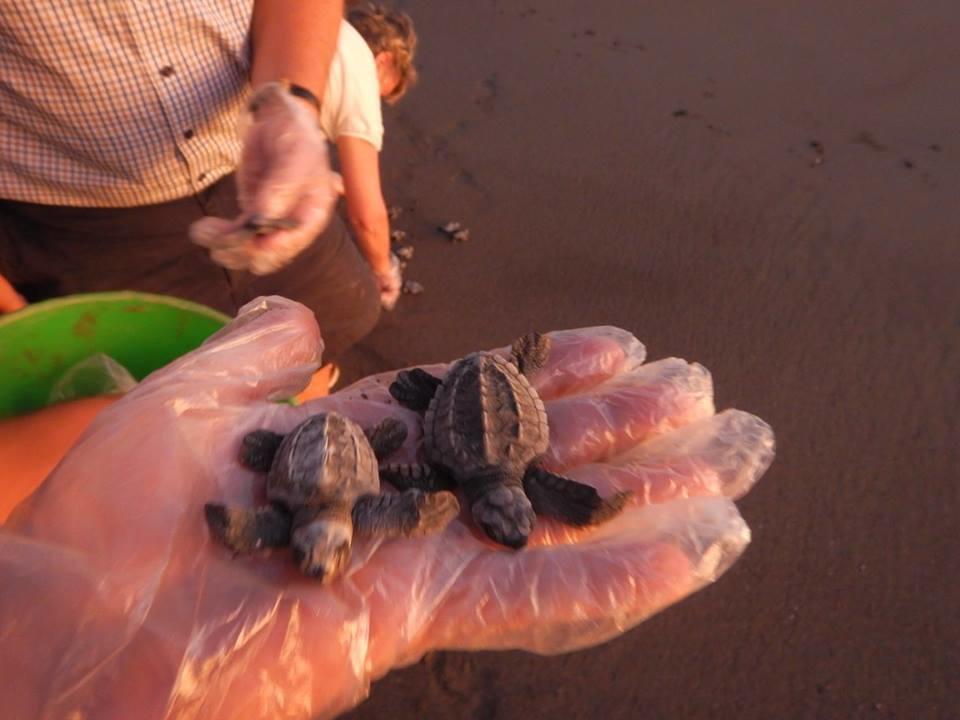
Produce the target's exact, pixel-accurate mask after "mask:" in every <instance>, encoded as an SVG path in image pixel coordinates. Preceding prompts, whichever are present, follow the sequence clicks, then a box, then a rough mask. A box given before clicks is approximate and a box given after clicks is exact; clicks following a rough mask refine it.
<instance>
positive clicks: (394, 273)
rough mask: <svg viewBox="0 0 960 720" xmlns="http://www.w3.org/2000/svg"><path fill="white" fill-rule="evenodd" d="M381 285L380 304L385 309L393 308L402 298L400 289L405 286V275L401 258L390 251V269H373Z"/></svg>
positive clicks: (378, 283)
mask: <svg viewBox="0 0 960 720" xmlns="http://www.w3.org/2000/svg"><path fill="white" fill-rule="evenodd" d="M373 274H374V276H375V277H376V278H377V285H379V286H380V306H381V307H382V308H383V309H384V310H393V308H394V307H396V305H397V300H398V299H399V298H400V289H401V288H402V287H403V275H402V274H401V271H400V258H398V257H397V256H396V255H394V254H393V253H390V269H389V270H388V271H387V272H377V271H376V270H374V271H373Z"/></svg>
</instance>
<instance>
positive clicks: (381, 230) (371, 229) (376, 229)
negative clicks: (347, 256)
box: [347, 198, 390, 272]
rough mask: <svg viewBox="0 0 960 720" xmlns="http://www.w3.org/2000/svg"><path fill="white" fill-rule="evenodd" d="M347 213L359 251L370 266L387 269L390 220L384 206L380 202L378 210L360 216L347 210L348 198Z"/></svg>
mask: <svg viewBox="0 0 960 720" xmlns="http://www.w3.org/2000/svg"><path fill="white" fill-rule="evenodd" d="M347 215H348V217H349V219H350V226H351V227H352V228H353V232H354V236H355V237H356V239H357V245H358V246H359V248H360V252H361V253H363V256H364V257H365V258H366V259H367V262H368V263H370V267H372V268H373V269H374V270H375V271H377V272H387V271H389V269H390V221H389V219H388V218H387V209H386V206H384V205H383V204H382V203H381V208H380V211H379V212H378V211H373V212H367V213H366V214H364V215H362V216H361V215H356V214H354V213H351V212H350V210H349V198H348V209H347Z"/></svg>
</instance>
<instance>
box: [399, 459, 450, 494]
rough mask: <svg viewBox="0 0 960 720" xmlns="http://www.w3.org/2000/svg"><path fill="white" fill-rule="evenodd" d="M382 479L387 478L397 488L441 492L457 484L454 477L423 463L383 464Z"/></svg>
mask: <svg viewBox="0 0 960 720" xmlns="http://www.w3.org/2000/svg"><path fill="white" fill-rule="evenodd" d="M380 479H381V480H386V481H387V482H388V483H390V484H391V485H393V486H394V487H395V488H396V489H397V490H423V491H424V492H440V491H441V490H453V489H454V488H455V487H456V486H457V484H456V483H455V482H454V481H453V478H451V477H449V476H448V475H446V474H445V473H443V472H442V471H441V470H439V469H438V468H436V467H434V466H433V465H426V464H423V463H414V464H412V465H399V464H396V463H391V464H389V465H381V466H380Z"/></svg>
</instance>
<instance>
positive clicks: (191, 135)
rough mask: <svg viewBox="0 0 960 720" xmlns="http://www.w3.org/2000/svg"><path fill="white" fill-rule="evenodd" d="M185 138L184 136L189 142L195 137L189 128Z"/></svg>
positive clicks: (185, 132)
mask: <svg viewBox="0 0 960 720" xmlns="http://www.w3.org/2000/svg"><path fill="white" fill-rule="evenodd" d="M183 136H184V137H185V138H186V139H187V140H189V139H190V138H192V137H193V130H191V129H190V128H187V129H186V130H184V131H183Z"/></svg>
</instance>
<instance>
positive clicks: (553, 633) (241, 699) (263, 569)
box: [0, 298, 772, 720]
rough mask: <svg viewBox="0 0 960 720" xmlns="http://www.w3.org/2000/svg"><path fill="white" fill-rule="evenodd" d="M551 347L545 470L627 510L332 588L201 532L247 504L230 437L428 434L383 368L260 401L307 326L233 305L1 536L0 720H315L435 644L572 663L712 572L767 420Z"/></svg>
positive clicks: (598, 346)
mask: <svg viewBox="0 0 960 720" xmlns="http://www.w3.org/2000/svg"><path fill="white" fill-rule="evenodd" d="M551 338H552V340H553V343H554V345H553V350H552V351H551V354H550V358H549V360H548V363H547V365H546V366H545V367H544V368H543V370H541V371H540V372H538V373H537V375H536V377H535V378H533V381H534V384H535V385H536V386H537V388H538V390H540V393H541V395H542V397H543V398H544V401H545V404H546V407H547V413H548V416H549V421H550V425H551V437H552V439H551V453H550V456H551V459H550V463H551V467H552V468H553V469H555V470H557V471H562V472H564V473H568V474H570V475H571V476H573V477H576V478H577V479H578V480H580V481H581V482H588V483H591V484H594V485H596V486H598V488H599V489H600V490H601V492H602V494H604V495H606V494H608V493H609V492H610V491H611V490H613V489H632V490H634V492H635V497H636V501H635V503H634V504H633V505H631V506H630V507H629V508H628V509H627V510H626V511H625V512H624V513H623V514H622V515H620V516H619V517H617V518H615V519H614V520H612V521H611V522H610V523H608V524H606V525H603V526H601V527H599V528H595V529H580V530H575V529H571V528H567V527H562V526H559V525H557V524H556V523H553V522H551V521H547V520H544V521H543V522H541V523H539V524H538V527H537V529H536V531H535V533H534V535H533V536H532V537H531V540H530V543H529V545H528V547H527V549H525V550H523V551H521V552H513V551H509V550H505V549H504V548H501V547H497V546H494V545H492V544H491V543H490V542H489V541H487V540H486V539H485V538H484V537H483V536H482V535H481V534H480V533H479V532H477V530H476V528H475V526H474V525H473V524H472V522H471V520H470V519H469V514H468V513H465V514H464V516H463V517H462V518H461V519H459V520H455V521H454V522H453V523H451V524H450V525H449V526H448V527H447V528H446V529H445V530H444V531H443V532H442V533H440V534H438V535H433V536H430V537H426V538H420V539H416V540H394V541H388V542H383V543H377V542H373V541H369V540H364V541H362V542H355V544H354V549H353V556H352V560H351V566H350V568H349V569H348V571H347V573H346V575H345V576H344V577H343V578H341V579H340V580H338V581H337V582H335V583H333V584H331V585H328V586H322V585H318V584H317V583H316V582H313V581H311V580H310V579H307V578H304V577H303V576H301V575H298V574H297V571H296V570H295V569H294V568H293V563H292V562H291V560H290V556H289V554H288V553H285V552H274V553H272V554H271V555H270V556H269V557H249V558H233V557H231V556H230V555H229V553H227V552H225V551H224V550H223V548H221V547H219V546H218V545H216V544H214V543H213V542H212V541H211V540H210V538H209V535H208V532H207V528H206V526H205V523H204V520H203V505H204V503H205V502H209V501H216V502H228V503H231V504H247V505H249V504H252V503H255V502H257V499H258V497H259V495H260V493H261V492H262V490H261V487H262V483H263V480H262V478H261V477H258V476H256V475H255V474H254V473H252V472H250V471H249V470H245V469H244V468H242V467H241V466H240V465H239V463H238V461H237V454H238V446H239V443H240V439H241V438H242V437H243V436H244V434H245V433H246V432H248V431H250V430H252V429H256V428H267V429H271V430H275V431H278V432H286V431H289V430H290V429H292V428H293V427H294V426H296V424H297V423H299V422H300V421H301V420H302V419H303V418H305V417H306V416H307V415H309V414H311V413H316V412H323V411H337V412H339V413H342V414H344V415H346V416H348V417H351V418H352V419H354V420H356V421H357V422H359V423H360V424H361V425H362V426H364V427H372V426H374V425H376V424H377V423H378V422H380V421H381V420H383V419H384V418H386V417H394V418H397V419H399V420H401V421H403V422H404V423H406V424H407V425H408V428H409V429H410V431H411V432H410V435H409V438H408V441H407V443H406V445H405V446H404V448H402V449H401V450H400V451H399V452H398V453H397V454H396V455H395V456H394V457H393V458H392V459H395V460H396V461H397V462H406V461H409V460H412V459H414V458H415V457H416V455H417V452H418V448H417V446H418V441H419V438H420V427H419V425H420V423H421V422H422V420H421V419H420V418H419V417H418V416H417V415H415V414H414V413H412V412H410V411H407V410H404V409H402V408H400V407H398V406H397V404H396V403H394V402H391V400H390V396H389V394H388V392H387V385H388V384H389V380H390V379H391V376H392V373H391V374H386V375H382V376H379V377H372V378H367V379H365V380H363V381H361V382H360V383H357V384H356V385H353V386H351V387H349V388H346V389H345V390H343V391H341V392H340V393H337V394H335V395H333V396H331V397H329V398H324V399H321V400H316V401H313V402H311V403H307V404H304V405H302V406H298V407H291V406H288V405H285V404H282V403H278V402H275V400H277V399H281V398H284V397H289V396H290V395H291V394H293V393H295V392H296V391H297V390H298V389H300V388H301V387H302V386H303V385H304V384H305V383H306V381H307V379H308V378H309V376H310V373H311V372H312V371H313V369H314V368H315V367H316V364H317V363H318V361H319V358H318V343H319V332H318V330H317V326H316V323H315V321H314V320H313V318H312V314H311V313H310V312H309V310H307V309H306V308H304V307H303V306H300V305H296V304H295V303H292V302H289V301H285V300H281V299H277V298H271V299H262V300H260V301H255V302H254V303H251V304H249V305H247V306H246V307H245V308H244V309H243V310H242V311H241V315H240V317H239V318H238V319H237V320H235V321H234V322H233V323H231V324H230V325H229V326H228V327H227V328H225V329H224V330H223V331H221V332H220V333H218V334H217V335H216V336H214V337H213V338H211V339H210V340H208V341H207V343H205V344H204V346H203V347H201V348H199V349H198V350H196V351H194V352H192V353H190V354H189V355H187V356H185V357H183V358H180V359H179V360H177V361H175V362H174V363H172V364H171V365H170V366H168V367H166V368H164V369H162V370H159V371H157V372H156V373H154V374H152V375H151V376H150V377H148V378H146V379H145V380H144V381H143V382H142V383H141V384H140V385H138V386H137V387H136V388H135V389H134V390H132V391H130V392H129V393H128V394H127V395H126V396H124V397H123V398H122V399H121V400H119V401H118V402H117V403H116V404H114V405H113V406H112V407H111V408H109V409H107V410H105V411H104V412H102V413H101V414H100V415H99V416H98V418H97V420H96V421H95V422H94V424H93V425H92V426H91V427H90V428H89V429H88V431H87V432H86V433H85V434H84V435H83V437H81V439H80V440H79V442H78V443H77V444H76V445H75V447H74V448H73V450H72V451H71V452H70V453H69V454H68V455H67V457H66V458H64V460H63V462H62V463H61V464H60V466H59V467H58V469H57V470H56V471H55V472H54V473H53V474H52V475H51V476H50V477H49V478H48V479H47V481H46V482H45V483H44V485H43V486H42V487H41V488H40V490H39V491H38V492H37V493H35V494H34V495H33V496H32V497H31V499H30V500H29V501H27V503H25V504H24V505H23V506H21V507H20V508H19V509H18V511H17V512H16V513H15V514H14V516H13V517H12V519H11V522H10V523H9V524H8V525H7V526H6V527H5V528H4V531H3V532H2V533H0V587H3V588H4V589H5V591H4V592H3V593H0V615H2V616H3V617H6V618H10V619H11V621H10V623H8V625H7V626H6V628H5V633H4V636H3V641H2V642H3V652H2V653H0V677H16V678H17V682H16V683H6V684H3V683H0V704H2V706H3V707H4V708H5V711H6V712H7V713H8V714H9V716H10V717H45V716H49V717H68V716H71V713H74V714H75V713H77V712H83V713H84V714H85V715H87V716H90V717H110V718H113V717H116V718H127V717H137V718H142V720H154V719H155V718H172V717H204V718H210V719H211V720H216V719H217V718H230V719H231V720H245V719H247V718H270V719H271V720H276V719H277V718H316V717H331V716H333V715H335V714H336V713H338V712H342V711H343V710H345V709H347V708H348V707H351V706H352V705H354V704H356V703H357V702H359V701H360V700H362V699H363V697H364V696H365V694H366V692H367V691H368V687H369V683H370V682H371V680H372V679H376V678H378V677H380V676H382V675H384V674H385V673H387V672H388V671H389V670H390V669H391V668H393V667H396V666H400V665H404V664H407V663H410V662H414V661H415V660H416V659H417V658H419V657H420V656H422V655H423V654H424V653H425V652H428V651H430V650H432V649H441V648H447V649H503V648H524V649H527V650H531V651H535V652H540V653H556V652H564V651H570V650H575V649H578V648H580V647H585V646H588V645H591V644H595V643H598V642H602V641H604V640H606V639H609V638H611V637H614V636H616V635H618V634H620V633H622V632H624V631H625V630H627V629H629V628H630V627H632V626H634V625H636V624H637V623H639V622H641V621H642V620H644V619H645V618H647V617H649V616H650V615H651V614H653V613H654V612H657V611H659V610H662V609H663V608H665V607H667V606H669V605H670V604H672V603H674V602H676V601H677V600H679V599H680V598H682V597H684V596H686V595H688V594H690V593H691V592H694V591H695V590H697V589H698V588H700V587H702V586H704V585H705V584H707V583H709V582H711V581H713V580H714V579H716V578H717V577H718V576H719V575H720V574H721V573H722V572H723V571H724V570H725V569H726V567H728V566H729V564H730V563H732V562H733V561H734V560H735V559H736V558H737V557H738V556H739V554H740V553H741V552H742V550H743V549H744V547H745V546H746V544H747V541H748V539H749V534H748V530H747V528H746V526H745V524H744V523H743V521H742V519H741V518H740V516H739V514H738V513H737V511H736V508H735V506H734V505H733V503H732V502H731V500H730V498H732V497H737V496H739V495H740V494H743V493H744V492H746V491H747V489H749V487H750V485H751V484H752V483H753V482H754V481H755V480H756V479H757V478H758V477H759V476H760V475H761V474H762V473H763V471H764V469H765V468H766V465H765V463H764V459H766V461H769V457H770V452H769V450H770V447H769V446H770V444H771V443H772V436H771V435H770V433H769V428H767V427H766V426H765V425H764V424H763V423H762V421H760V420H758V419H756V418H753V417H752V416H747V415H746V414H745V413H740V414H739V415H738V418H739V423H738V422H733V423H731V422H730V415H729V414H728V413H721V414H719V415H714V413H713V403H712V386H711V384H710V380H709V375H708V374H707V373H706V372H705V371H703V369H702V368H700V367H699V366H696V365H690V364H687V363H684V362H683V361H677V360H671V361H660V362H658V363H649V364H645V363H644V362H643V360H644V358H643V347H642V345H640V343H638V342H637V341H636V340H635V339H633V338H632V336H630V335H629V333H626V332H624V331H620V330H616V329H614V328H593V329H587V330H576V331H566V332H559V333H552V334H551ZM428 369H429V370H430V371H431V372H434V373H437V374H442V372H443V367H442V366H435V367H431V368H428ZM271 400H273V401H271ZM554 436H555V437H554Z"/></svg>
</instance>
